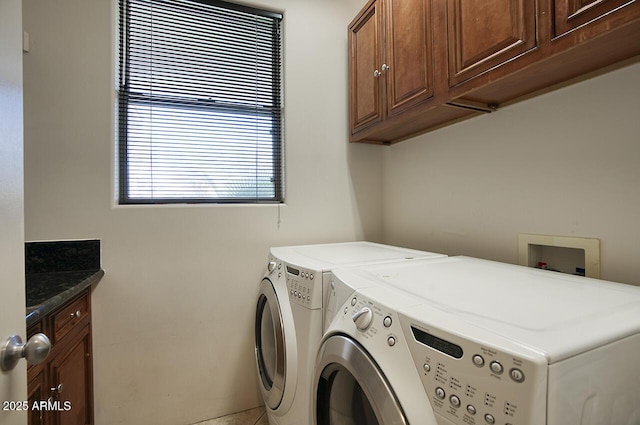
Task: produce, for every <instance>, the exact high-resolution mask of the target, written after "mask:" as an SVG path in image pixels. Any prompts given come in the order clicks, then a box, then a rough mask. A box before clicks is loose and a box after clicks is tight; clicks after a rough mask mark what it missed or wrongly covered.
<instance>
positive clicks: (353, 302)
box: [351, 297, 358, 307]
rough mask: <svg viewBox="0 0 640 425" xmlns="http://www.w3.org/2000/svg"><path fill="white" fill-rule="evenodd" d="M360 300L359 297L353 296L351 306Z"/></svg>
mask: <svg viewBox="0 0 640 425" xmlns="http://www.w3.org/2000/svg"><path fill="white" fill-rule="evenodd" d="M357 302H358V299H357V298H356V297H353V298H351V306H352V307H353V306H354V305H356V303H357Z"/></svg>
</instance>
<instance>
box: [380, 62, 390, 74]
mask: <svg viewBox="0 0 640 425" xmlns="http://www.w3.org/2000/svg"><path fill="white" fill-rule="evenodd" d="M381 68H382V71H383V72H387V71H388V70H390V69H391V67H390V66H389V65H387V64H386V63H383V64H382V67H381Z"/></svg>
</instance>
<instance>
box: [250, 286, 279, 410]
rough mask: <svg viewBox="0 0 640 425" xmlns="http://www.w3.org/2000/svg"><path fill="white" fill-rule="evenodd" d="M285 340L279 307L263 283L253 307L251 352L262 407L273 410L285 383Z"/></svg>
mask: <svg viewBox="0 0 640 425" xmlns="http://www.w3.org/2000/svg"><path fill="white" fill-rule="evenodd" d="M284 347H285V340H284V328H283V323H282V315H281V313H280V305H279V304H278V298H277V296H276V293H275V290H274V288H273V284H272V283H271V281H270V280H269V279H263V280H262V283H261V284H260V294H259V295H258V303H257V306H256V323H255V350H256V362H257V364H258V372H259V374H260V381H261V385H262V389H263V393H265V394H266V396H265V403H266V404H267V406H269V407H270V408H271V409H276V408H277V407H278V406H279V404H280V402H281V401H282V395H283V392H284V382H285V365H286V355H285V349H284Z"/></svg>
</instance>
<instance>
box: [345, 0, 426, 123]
mask: <svg viewBox="0 0 640 425" xmlns="http://www.w3.org/2000/svg"><path fill="white" fill-rule="evenodd" d="M430 9H431V2H430V1H429V0H372V1H370V2H369V3H367V6H366V7H365V8H364V9H363V10H362V12H361V13H360V14H359V15H358V16H357V17H356V18H355V19H354V20H353V22H352V23H351V25H349V57H350V61H349V64H350V69H349V85H350V87H351V91H350V125H351V133H352V135H353V134H356V133H358V132H359V131H362V130H367V131H371V130H372V129H373V130H375V127H376V126H378V125H379V124H381V123H383V122H384V121H386V120H387V119H388V118H389V117H393V116H395V115H398V114H401V113H404V112H405V111H407V110H408V109H410V108H412V107H413V106H415V105H417V104H420V103H421V102H424V101H425V100H428V99H429V98H431V97H432V96H433V92H434V87H433V57H432V55H431V43H432V28H431V10H430Z"/></svg>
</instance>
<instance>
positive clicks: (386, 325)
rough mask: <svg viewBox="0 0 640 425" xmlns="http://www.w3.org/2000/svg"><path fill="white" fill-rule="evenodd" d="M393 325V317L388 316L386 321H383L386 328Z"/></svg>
mask: <svg viewBox="0 0 640 425" xmlns="http://www.w3.org/2000/svg"><path fill="white" fill-rule="evenodd" d="M391 323H393V320H391V316H386V317H385V318H384V319H382V324H383V325H384V327H385V328H388V327H389V326H391Z"/></svg>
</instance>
